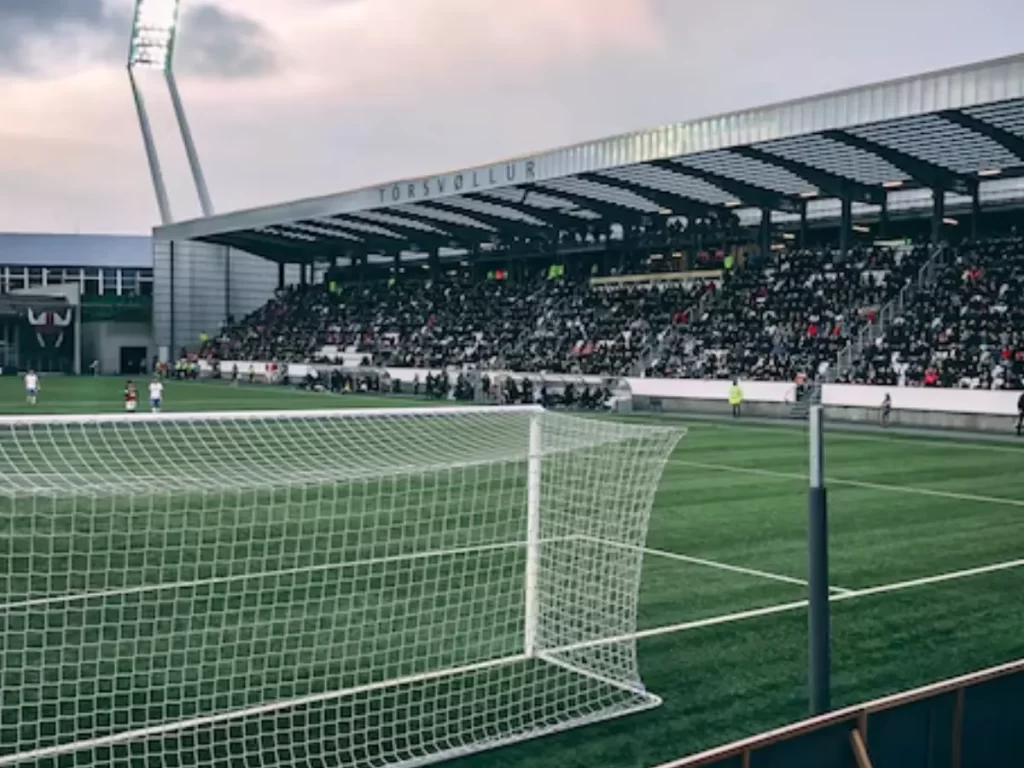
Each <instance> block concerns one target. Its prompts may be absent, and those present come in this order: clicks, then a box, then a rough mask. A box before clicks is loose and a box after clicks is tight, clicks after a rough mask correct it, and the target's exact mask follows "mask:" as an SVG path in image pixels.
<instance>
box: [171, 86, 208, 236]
mask: <svg viewBox="0 0 1024 768" xmlns="http://www.w3.org/2000/svg"><path fill="white" fill-rule="evenodd" d="M164 77H166V78H167V88H168V90H170V92H171V104H172V105H173V107H174V118H175V120H177V122H178V131H179V133H181V142H182V143H183V144H184V145H185V155H186V156H187V157H188V167H189V168H190V169H191V170H192V181H193V182H195V185H196V194H197V195H198V196H199V207H200V208H201V209H202V211H203V216H212V215H213V203H212V202H210V191H209V189H207V187H206V177H205V176H204V175H203V167H202V165H201V164H200V163H199V153H198V152H196V144H195V142H194V141H193V140H192V129H191V128H189V125H188V118H187V117H186V116H185V106H184V105H183V104H182V103H181V94H180V93H179V92H178V83H177V81H176V80H175V79H174V72H173V71H171V68H170V66H168V67H167V69H166V70H164Z"/></svg>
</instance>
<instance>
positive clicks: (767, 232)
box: [759, 208, 772, 259]
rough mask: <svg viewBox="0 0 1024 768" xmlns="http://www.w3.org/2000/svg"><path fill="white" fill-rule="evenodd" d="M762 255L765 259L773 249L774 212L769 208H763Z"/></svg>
mask: <svg viewBox="0 0 1024 768" xmlns="http://www.w3.org/2000/svg"><path fill="white" fill-rule="evenodd" d="M759 239H760V245H761V256H762V257H763V258H765V259H767V258H768V256H769V255H770V254H771V251H772V212H771V210H770V209H768V208H762V209H761V236H760V238H759Z"/></svg>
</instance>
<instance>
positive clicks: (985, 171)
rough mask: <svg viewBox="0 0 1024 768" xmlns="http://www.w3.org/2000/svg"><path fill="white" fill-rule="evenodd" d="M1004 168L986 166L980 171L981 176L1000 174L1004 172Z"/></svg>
mask: <svg viewBox="0 0 1024 768" xmlns="http://www.w3.org/2000/svg"><path fill="white" fill-rule="evenodd" d="M1002 172H1003V169H1002V168H984V169H982V170H980V171H978V175H979V176H999V175H1000V174H1002Z"/></svg>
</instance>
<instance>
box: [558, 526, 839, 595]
mask: <svg viewBox="0 0 1024 768" xmlns="http://www.w3.org/2000/svg"><path fill="white" fill-rule="evenodd" d="M578 538H580V539H583V540H585V541H590V542H592V543H595V544H604V545H606V546H611V547H618V548H619V549H628V550H630V551H633V552H643V553H644V554H645V555H651V556H653V557H664V558H666V559H668V560H678V561H679V562H683V563H688V564H690V565H700V566H703V567H705V568H714V569H716V570H719V571H729V572H730V573H738V574H742V575H743V576H755V577H757V578H760V579H768V580H769V581H780V582H782V583H784V584H793V585H795V586H798V587H806V586H807V581H806V579H798V578H796V577H795V576H786V575H785V574H781V573H773V572H771V571H762V570H760V569H758V568H747V567H746V566H742V565H733V564H732V563H725V562H722V561H721V560H709V559H707V558H704V557H693V556H692V555H683V554H680V553H679V552H669V551H668V550H664V549H653V548H651V547H638V546H636V545H634V544H625V543H623V542H621V541H609V540H607V539H600V538H596V537H594V536H579V537H578ZM829 590H830V591H832V592H834V593H836V594H840V595H843V594H846V593H848V592H852V590H849V589H845V588H843V587H829Z"/></svg>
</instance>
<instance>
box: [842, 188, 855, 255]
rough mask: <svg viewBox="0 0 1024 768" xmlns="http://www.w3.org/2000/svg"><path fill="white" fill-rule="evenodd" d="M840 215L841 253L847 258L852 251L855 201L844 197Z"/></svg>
mask: <svg viewBox="0 0 1024 768" xmlns="http://www.w3.org/2000/svg"><path fill="white" fill-rule="evenodd" d="M839 202H840V203H841V208H840V210H841V213H840V215H839V252H840V253H842V254H843V256H846V254H847V253H848V252H849V250H850V234H851V232H852V231H853V201H852V200H851V199H850V198H848V197H844V198H843V199H842V200H840V201H839Z"/></svg>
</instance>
